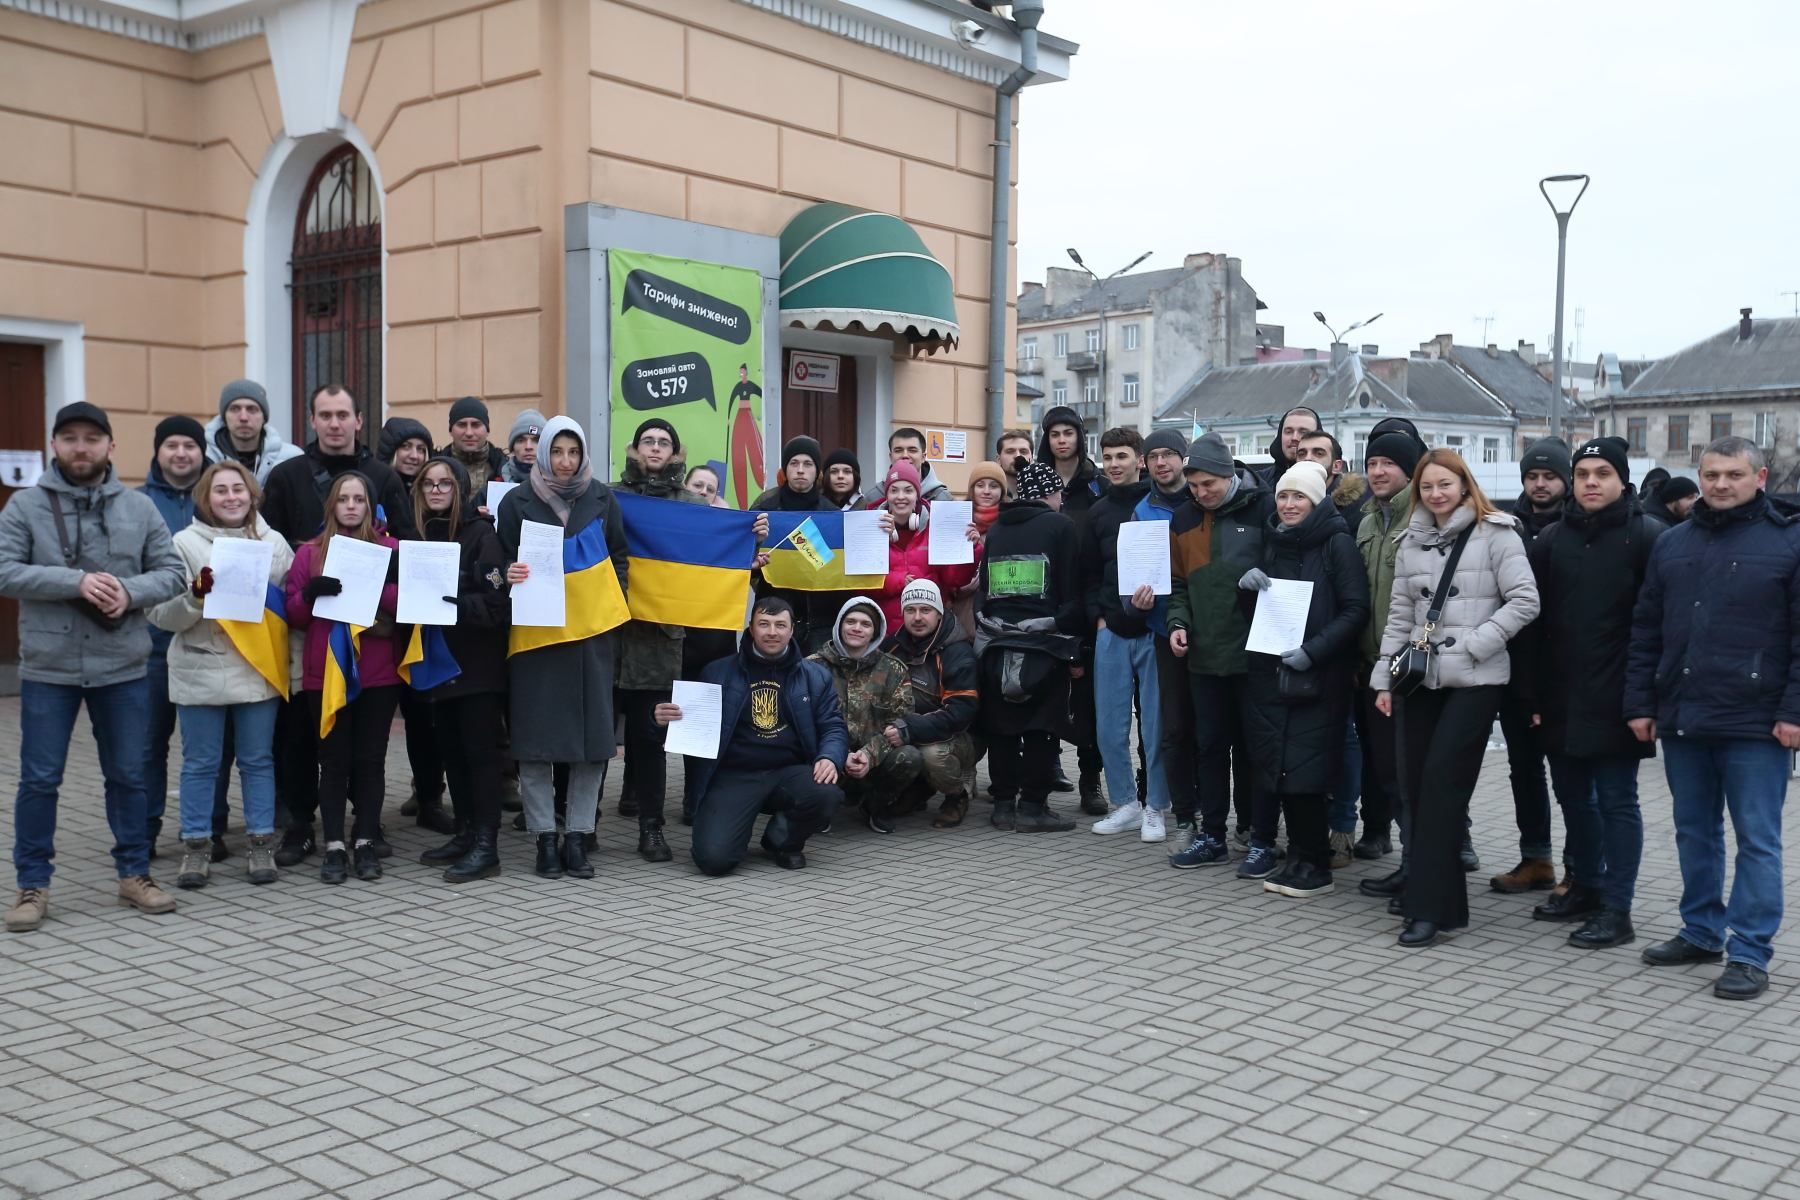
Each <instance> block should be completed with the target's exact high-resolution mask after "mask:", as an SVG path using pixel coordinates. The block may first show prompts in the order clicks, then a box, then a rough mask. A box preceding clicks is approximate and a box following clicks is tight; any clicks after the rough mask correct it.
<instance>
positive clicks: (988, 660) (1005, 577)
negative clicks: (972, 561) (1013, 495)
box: [975, 500, 1088, 735]
mask: <svg viewBox="0 0 1800 1200" xmlns="http://www.w3.org/2000/svg"><path fill="white" fill-rule="evenodd" d="M1080 555H1081V547H1080V543H1079V540H1078V536H1077V534H1076V532H1075V523H1074V522H1073V521H1071V520H1070V519H1069V518H1068V517H1066V516H1064V515H1063V514H1062V513H1059V512H1052V511H1051V510H1050V506H1049V505H1047V504H1045V503H1044V502H1043V501H1041V500H1008V501H1007V502H1006V503H1004V504H1002V505H1001V506H1000V515H999V516H998V517H997V518H995V520H994V524H993V526H992V527H991V528H990V529H989V530H988V536H987V542H986V544H985V545H984V546H983V548H982V559H981V570H980V572H979V574H977V576H976V579H977V580H978V582H979V588H978V591H977V594H976V604H975V608H976V612H977V613H978V614H979V616H978V617H977V620H976V625H977V628H978V629H979V630H980V631H981V632H980V637H979V639H978V641H977V643H976V650H975V658H976V662H977V667H978V676H979V679H980V684H979V685H978V690H979V691H980V693H981V695H980V703H981V725H982V729H983V730H984V731H985V732H987V733H989V734H1001V735H1015V734H1020V733H1024V732H1026V731H1027V730H1033V729H1036V730H1046V731H1051V732H1060V731H1063V730H1066V729H1068V728H1069V727H1070V713H1069V682H1070V681H1069V671H1068V667H1069V665H1070V664H1072V663H1074V662H1076V661H1078V660H1079V657H1080V643H1081V642H1082V641H1084V640H1085V639H1086V637H1087V635H1088V624H1087V597H1086V595H1085V594H1084V593H1083V592H1082V590H1081V570H1080V566H1081V564H1080ZM1020 627H1023V628H1024V631H1025V632H1024V634H1023V636H1019V637H1010V638H1009V637H1006V636H1002V637H1001V638H1000V639H999V641H998V643H997V642H996V639H995V636H994V631H995V629H996V628H998V629H1000V630H1002V631H1003V634H1004V633H1016V632H1018V631H1019V630H1020ZM1009 676H1010V677H1011V681H1012V682H1013V683H1015V684H1017V685H1018V686H1017V687H1016V688H1012V689H1010V690H1013V691H1016V692H1018V693H1020V694H1021V696H1022V697H1023V698H1021V699H1009V698H1008V694H1007V693H1008V691H1009Z"/></svg>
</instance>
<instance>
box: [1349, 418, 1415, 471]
mask: <svg viewBox="0 0 1800 1200" xmlns="http://www.w3.org/2000/svg"><path fill="white" fill-rule="evenodd" d="M1420 457H1421V453H1420V450H1419V443H1418V442H1417V441H1416V440H1414V439H1413V438H1411V437H1408V436H1407V434H1406V431H1405V430H1404V429H1389V430H1388V431H1387V432H1386V433H1378V434H1376V435H1375V436H1374V437H1372V438H1370V439H1369V444H1368V446H1366V447H1365V448H1364V449H1363V463H1364V465H1365V466H1366V465H1367V464H1368V461H1369V459H1371V458H1385V459H1387V460H1388V461H1390V462H1392V463H1393V464H1394V465H1395V466H1396V467H1399V468H1400V469H1401V470H1402V471H1405V472H1406V477H1407V478H1408V479H1410V478H1412V473H1413V472H1414V471H1415V470H1417V469H1418V466H1419V459H1420Z"/></svg>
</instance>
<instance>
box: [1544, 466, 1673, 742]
mask: <svg viewBox="0 0 1800 1200" xmlns="http://www.w3.org/2000/svg"><path fill="white" fill-rule="evenodd" d="M1662 533H1663V526H1662V524H1661V523H1660V522H1658V521H1656V520H1654V519H1652V518H1650V517H1648V516H1645V515H1644V512H1643V508H1642V506H1641V505H1640V504H1639V503H1638V499H1637V497H1636V496H1633V495H1632V494H1631V493H1630V492H1627V493H1626V494H1625V495H1623V496H1621V497H1620V498H1619V499H1618V500H1617V501H1615V502H1614V503H1612V504H1610V505H1608V506H1607V507H1606V508H1603V509H1601V510H1600V511H1599V512H1597V513H1592V514H1590V513H1588V512H1587V511H1586V510H1584V509H1583V508H1582V507H1581V506H1580V505H1576V504H1571V505H1570V506H1569V508H1568V510H1567V512H1565V513H1564V515H1563V519H1562V520H1561V521H1558V522H1557V523H1555V524H1554V525H1551V526H1549V527H1548V528H1546V529H1545V530H1544V531H1543V532H1541V533H1539V534H1538V536H1537V540H1536V541H1534V542H1532V544H1531V549H1530V558H1531V571H1532V574H1533V575H1535V576H1536V577H1537V586H1538V603H1539V604H1540V605H1541V606H1542V607H1541V608H1540V609H1539V611H1538V618H1537V620H1535V621H1533V622H1532V623H1531V625H1530V626H1528V627H1527V629H1526V631H1525V633H1524V634H1522V635H1521V636H1520V638H1519V648H1520V651H1521V653H1522V654H1528V655H1529V656H1530V658H1531V660H1532V661H1531V674H1532V675H1533V676H1534V677H1535V678H1536V680H1537V681H1538V686H1537V687H1535V688H1534V689H1532V690H1533V695H1534V696H1535V704H1534V707H1535V709H1536V711H1537V712H1538V713H1539V714H1541V715H1542V717H1543V736H1544V746H1545V749H1547V750H1548V751H1549V752H1550V753H1551V754H1560V755H1563V756H1565V757H1568V758H1652V757H1654V756H1655V754H1656V747H1655V745H1654V744H1652V743H1650V742H1640V741H1638V740H1637V738H1636V737H1635V736H1634V735H1633V734H1632V732H1631V729H1630V727H1629V726H1627V725H1626V724H1625V658H1626V655H1627V653H1628V652H1629V650H1630V647H1631V614H1632V609H1633V608H1634V607H1635V606H1636V604H1637V598H1638V590H1639V588H1640V587H1642V585H1643V582H1644V573H1645V571H1647V570H1648V569H1649V566H1650V553H1651V549H1652V547H1653V546H1654V545H1655V543H1656V541H1657V539H1658V538H1659V537H1660V536H1661V534H1662ZM1519 658H1520V655H1519V654H1515V655H1514V656H1513V661H1514V663H1515V664H1517V663H1518V662H1519Z"/></svg>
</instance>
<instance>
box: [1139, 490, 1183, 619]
mask: <svg viewBox="0 0 1800 1200" xmlns="http://www.w3.org/2000/svg"><path fill="white" fill-rule="evenodd" d="M1193 502H1194V501H1193V497H1192V496H1191V495H1190V494H1189V492H1188V490H1187V486H1186V485H1185V484H1183V485H1181V486H1180V487H1178V488H1176V490H1175V491H1172V492H1165V491H1163V490H1162V489H1161V488H1159V487H1157V486H1156V484H1155V482H1154V481H1152V482H1151V484H1150V490H1149V491H1147V492H1145V493H1144V498H1143V499H1142V500H1139V501H1138V502H1137V507H1135V508H1133V509H1132V510H1131V519H1132V520H1134V521H1162V522H1164V523H1168V522H1170V521H1173V520H1174V519H1175V514H1176V513H1177V512H1179V511H1181V510H1182V509H1183V508H1186V507H1188V506H1189V505H1191V504H1192V503H1193ZM1145 622H1146V623H1147V624H1148V625H1149V626H1150V631H1151V632H1152V633H1154V634H1156V636H1157V637H1163V638H1166V637H1168V636H1169V598H1168V597H1167V596H1158V597H1157V598H1156V604H1155V606H1154V607H1152V608H1151V610H1150V611H1149V612H1148V613H1147V614H1145Z"/></svg>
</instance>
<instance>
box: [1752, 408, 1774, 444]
mask: <svg viewBox="0 0 1800 1200" xmlns="http://www.w3.org/2000/svg"><path fill="white" fill-rule="evenodd" d="M1755 440H1756V444H1757V445H1758V446H1761V447H1762V448H1763V449H1765V450H1769V449H1773V448H1774V446H1775V414H1774V413H1772V412H1760V413H1757V414H1756V439H1755Z"/></svg>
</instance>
